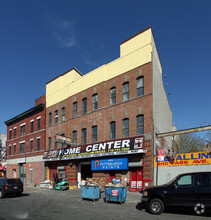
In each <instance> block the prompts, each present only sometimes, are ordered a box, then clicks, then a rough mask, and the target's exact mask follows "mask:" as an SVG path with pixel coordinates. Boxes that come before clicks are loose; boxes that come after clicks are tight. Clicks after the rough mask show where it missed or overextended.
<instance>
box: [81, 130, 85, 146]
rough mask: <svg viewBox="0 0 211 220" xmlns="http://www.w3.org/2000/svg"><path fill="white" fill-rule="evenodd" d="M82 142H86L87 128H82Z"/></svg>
mask: <svg viewBox="0 0 211 220" xmlns="http://www.w3.org/2000/svg"><path fill="white" fill-rule="evenodd" d="M81 143H82V144H86V128H83V129H82V135H81Z"/></svg>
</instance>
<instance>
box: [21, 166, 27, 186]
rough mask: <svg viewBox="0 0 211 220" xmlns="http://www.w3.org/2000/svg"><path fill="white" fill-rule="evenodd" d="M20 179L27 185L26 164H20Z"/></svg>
mask: <svg viewBox="0 0 211 220" xmlns="http://www.w3.org/2000/svg"><path fill="white" fill-rule="evenodd" d="M20 179H21V181H22V182H23V184H24V185H26V164H25V163H24V164H20Z"/></svg>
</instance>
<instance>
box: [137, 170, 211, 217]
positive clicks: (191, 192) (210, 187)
mask: <svg viewBox="0 0 211 220" xmlns="http://www.w3.org/2000/svg"><path fill="white" fill-rule="evenodd" d="M141 201H142V203H143V204H145V205H146V206H147V208H148V210H149V212H150V213H152V214H156V215H159V214H161V213H162V212H163V211H164V209H165V208H168V207H178V208H179V207H184V208H192V209H193V210H194V211H195V212H196V213H197V214H203V213H204V212H205V211H207V210H209V209H211V172H197V173H185V174H180V175H178V176H177V177H175V178H174V179H173V180H171V181H170V182H169V183H167V184H165V185H162V186H154V187H150V188H148V189H146V190H144V191H143V196H142V198H141Z"/></svg>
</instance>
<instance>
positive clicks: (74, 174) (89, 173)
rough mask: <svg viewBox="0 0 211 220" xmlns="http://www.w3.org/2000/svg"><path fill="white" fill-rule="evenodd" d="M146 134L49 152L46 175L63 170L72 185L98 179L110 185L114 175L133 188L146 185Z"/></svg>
mask: <svg viewBox="0 0 211 220" xmlns="http://www.w3.org/2000/svg"><path fill="white" fill-rule="evenodd" d="M144 155H145V150H144V136H136V137H130V138H124V139H116V140H109V141H105V142H98V143H93V144H87V145H81V146H75V147H69V148H64V149H55V150H51V151H46V152H45V153H44V156H43V160H44V161H45V166H46V173H47V175H46V178H47V179H50V180H53V173H59V172H61V170H62V169H61V168H63V176H62V178H64V177H65V178H66V179H68V182H69V185H70V187H71V188H76V187H80V184H81V182H82V181H83V180H87V178H94V179H95V180H98V181H101V183H103V184H106V183H108V182H111V180H112V179H113V178H116V179H120V180H121V182H123V183H125V184H128V185H129V189H130V191H140V190H141V189H142V185H143V159H144Z"/></svg>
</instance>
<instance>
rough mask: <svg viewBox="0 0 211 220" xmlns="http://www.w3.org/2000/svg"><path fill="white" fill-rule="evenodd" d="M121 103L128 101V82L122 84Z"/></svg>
mask: <svg viewBox="0 0 211 220" xmlns="http://www.w3.org/2000/svg"><path fill="white" fill-rule="evenodd" d="M122 100H123V102H125V101H127V100H129V82H125V83H124V84H123V97H122Z"/></svg>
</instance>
